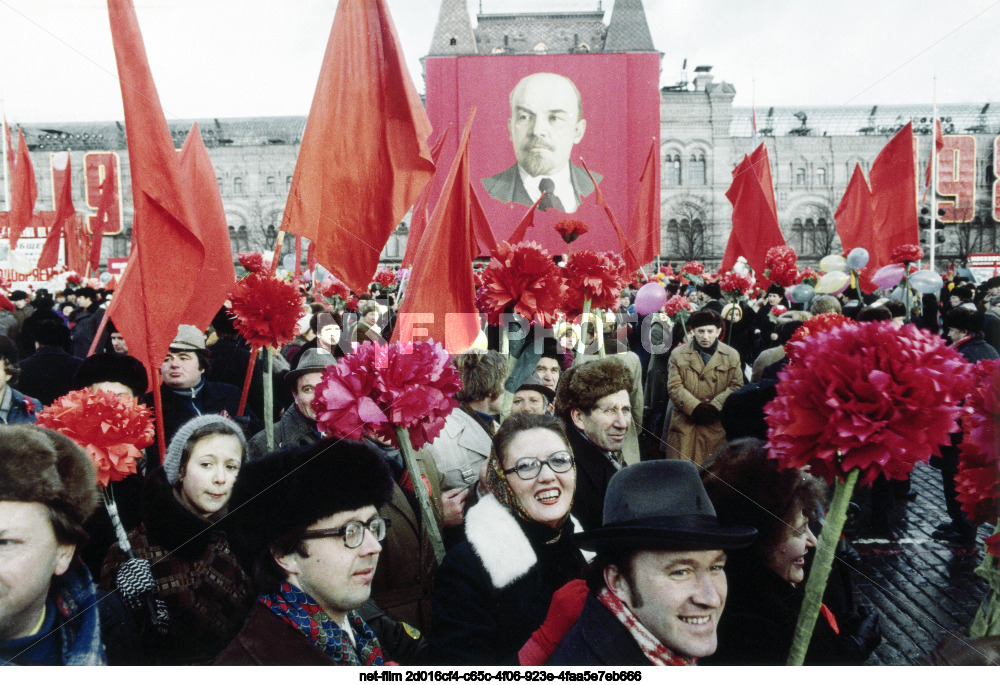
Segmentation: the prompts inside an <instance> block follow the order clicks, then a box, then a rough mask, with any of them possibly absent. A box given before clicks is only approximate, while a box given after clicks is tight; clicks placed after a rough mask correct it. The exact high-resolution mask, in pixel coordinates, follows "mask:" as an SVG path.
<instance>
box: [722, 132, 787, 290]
mask: <svg viewBox="0 0 1000 685" xmlns="http://www.w3.org/2000/svg"><path fill="white" fill-rule="evenodd" d="M726 197H727V198H729V201H730V202H731V203H732V204H733V230H732V232H731V233H730V234H729V242H728V243H726V253H725V256H723V258H722V266H721V268H720V269H719V272H720V273H722V272H725V271H729V270H730V269H732V268H733V265H734V264H736V260H737V259H739V257H741V256H742V257H746V260H747V263H748V264H750V266H751V267H753V270H754V273H755V274H756V276H757V278H760V277H761V276H762V275H763V274H764V259H765V257H766V256H767V251H768V250H769V249H771V248H772V247H777V246H779V245H784V244H785V237H784V236H783V235H782V234H781V227H780V226H779V225H778V215H777V212H776V211H775V202H774V187H773V185H772V184H771V165H770V162H769V160H768V156H767V148H766V147H765V146H764V143H761V144H760V147H758V148H757V149H756V150H754V152H753V154H752V155H750V156H749V157H747V156H744V157H743V161H742V162H740V164H739V166H737V167H736V169H734V170H733V183H732V185H731V186H729V190H727V191H726Z"/></svg>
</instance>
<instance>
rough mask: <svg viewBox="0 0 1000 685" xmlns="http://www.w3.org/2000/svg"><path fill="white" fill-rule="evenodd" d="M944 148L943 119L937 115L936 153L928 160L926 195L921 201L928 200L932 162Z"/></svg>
mask: <svg viewBox="0 0 1000 685" xmlns="http://www.w3.org/2000/svg"><path fill="white" fill-rule="evenodd" d="M943 148H944V135H943V134H942V133H941V120H940V119H938V118H937V117H935V118H934V151H935V154H934V155H931V157H930V159H928V160H927V171H926V172H925V173H924V196H923V197H922V198H921V200H920V201H921V202H926V201H927V193H928V192H930V189H931V181H932V178H933V177H932V175H931V162H933V161H934V159H935V158H936V155H939V154H941V150H942V149H943Z"/></svg>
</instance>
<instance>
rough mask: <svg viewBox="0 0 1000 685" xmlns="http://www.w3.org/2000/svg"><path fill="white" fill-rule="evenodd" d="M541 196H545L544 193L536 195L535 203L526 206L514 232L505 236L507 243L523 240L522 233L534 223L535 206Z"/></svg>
mask: <svg viewBox="0 0 1000 685" xmlns="http://www.w3.org/2000/svg"><path fill="white" fill-rule="evenodd" d="M543 197H545V194H544V193H542V194H541V195H539V196H538V199H537V200H535V204H533V205H531V206H530V207H528V211H527V212H525V213H524V216H523V217H521V221H519V222H518V224H517V227H516V228H515V229H514V232H513V233H511V234H510V237H509V238H507V243H508V244H510V245H517V244H518V243H519V242H521V241H522V240H524V234H525V233H527V232H528V228H530V227H531V226H534V225H535V208H536V207H538V203H539V202H541V201H542V198H543Z"/></svg>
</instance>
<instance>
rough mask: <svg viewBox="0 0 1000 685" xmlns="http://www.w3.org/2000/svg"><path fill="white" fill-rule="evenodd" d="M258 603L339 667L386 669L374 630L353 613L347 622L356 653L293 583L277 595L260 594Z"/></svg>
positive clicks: (332, 623) (335, 625) (348, 638)
mask: <svg viewBox="0 0 1000 685" xmlns="http://www.w3.org/2000/svg"><path fill="white" fill-rule="evenodd" d="M257 601H258V602H260V603H261V604H263V605H264V606H266V607H267V608H268V609H270V610H271V611H273V612H274V613H275V614H276V615H277V616H278V617H279V618H281V620H283V621H284V622H285V623H288V624H289V625H291V626H292V627H293V628H295V629H296V630H298V631H299V632H301V633H302V634H303V635H305V636H306V637H307V638H309V639H310V640H311V641H312V642H313V643H314V644H315V645H316V646H317V647H319V648H320V649H322V650H323V652H324V653H325V654H326V655H327V656H328V657H330V660H331V661H333V663H335V664H336V665H338V666H384V665H385V664H384V662H383V661H382V647H381V646H380V645H379V643H378V638H377V637H376V636H375V633H373V632H372V629H371V628H369V627H368V624H367V623H365V622H364V621H363V620H362V619H361V617H360V616H358V615H357V614H356V613H354V612H351V613H349V614H348V615H347V620H348V622H349V623H350V624H351V627H352V628H353V629H354V639H355V640H356V641H357V643H358V646H357V651H355V649H354V645H352V644H351V638H350V637H349V636H348V635H346V634H345V633H344V630H343V629H342V628H341V627H340V626H339V625H337V622H336V621H334V620H333V619H332V618H330V616H329V615H328V614H327V613H326V612H325V611H323V610H322V609H321V608H320V606H319V605H318V604H316V602H315V601H314V600H313V598H312V597H310V596H309V595H307V594H306V593H304V592H303V591H302V590H300V589H298V588H297V587H295V586H294V585H291V584H290V583H282V584H281V589H280V590H278V592H276V593H274V594H270V595H264V594H262V595H260V596H258V597H257Z"/></svg>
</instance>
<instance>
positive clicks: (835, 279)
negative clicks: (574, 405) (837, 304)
mask: <svg viewBox="0 0 1000 685" xmlns="http://www.w3.org/2000/svg"><path fill="white" fill-rule="evenodd" d="M850 282H851V278H850V276H848V275H847V274H845V273H844V272H843V271H831V272H830V273H827V274H824V276H823V278H821V279H819V282H818V283H816V287H815V288H814V290H815V291H816V292H817V293H840V292H843V291H844V290H846V289H847V284H848V283H850Z"/></svg>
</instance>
